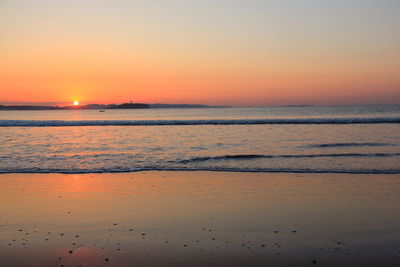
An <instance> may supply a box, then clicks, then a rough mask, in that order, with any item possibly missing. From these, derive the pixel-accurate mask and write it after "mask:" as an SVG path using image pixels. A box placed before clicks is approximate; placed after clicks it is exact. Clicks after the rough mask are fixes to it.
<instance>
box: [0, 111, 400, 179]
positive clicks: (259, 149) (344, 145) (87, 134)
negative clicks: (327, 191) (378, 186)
mask: <svg viewBox="0 0 400 267" xmlns="http://www.w3.org/2000/svg"><path fill="white" fill-rule="evenodd" d="M388 118H389V119H390V120H392V121H391V123H383V122H385V120H387V119H388ZM277 119H278V120H284V122H283V123H282V121H280V123H279V124H276V123H275V122H276V121H275V122H274V121H272V122H271V121H270V120H277ZM360 119H362V122H363V123H352V121H353V120H360ZM204 120H207V121H208V125H202V124H203V123H202V122H204ZM227 120H231V122H233V123H227V125H221V123H220V122H221V121H222V122H226V121H227ZM252 120H262V121H261V122H260V123H259V124H249V123H251V121H252ZM304 120H306V123H304ZM324 120H325V122H326V121H327V120H328V121H329V123H325V122H324ZM380 120H381V121H380ZM51 121H53V122H52V123H51ZM54 121H57V122H56V123H54ZM88 121H89V123H88ZM93 121H96V122H98V123H97V126H85V125H88V124H89V125H90V123H91V122H93ZM156 121H157V122H156ZM158 121H164V122H165V121H168V124H169V125H157V124H158ZM321 121H322V122H323V123H322V124H316V123H318V122H321ZM377 121H378V122H380V123H376V122H377ZM399 121H400V105H390V106H332V107H274V108H208V109H149V110H107V111H106V112H98V111H97V110H70V111H0V151H1V152H0V172H11V173H12V172H74V173H80V172H117V171H138V170H219V171H258V172H345V173H400V123H399ZM71 122H74V125H75V126H65V125H68V124H69V123H71ZM110 122H114V124H115V125H117V126H107V124H110ZM121 122H123V123H121ZM126 122H129V124H131V126H127V125H123V124H124V123H126ZM136 122H140V123H141V124H144V125H141V126H137V125H136V126H132V124H133V125H134V124H135V123H136ZM155 122H156V123H155ZM181 122H190V123H188V124H190V125H178V124H180V123H181ZM214 122H215V123H214ZM314 122H315V123H314ZM21 123H23V125H24V127H5V126H10V125H11V126H16V125H20V124H21ZM293 123H295V124H293ZM54 124H55V125H59V126H61V127H50V126H51V125H54ZM103 124H104V125H103ZM146 124H152V125H151V126H146ZM199 124H200V125H199ZM38 125H40V126H41V127H32V126H38Z"/></svg>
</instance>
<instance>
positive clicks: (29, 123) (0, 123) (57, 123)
mask: <svg viewBox="0 0 400 267" xmlns="http://www.w3.org/2000/svg"><path fill="white" fill-rule="evenodd" d="M377 123H400V117H375V118H293V119H292V118H290V119H230V120H225V119H223V120H221V119H219V120H218V119H214V120H73V121H66V120H0V127H65V126H166V125H255V124H377Z"/></svg>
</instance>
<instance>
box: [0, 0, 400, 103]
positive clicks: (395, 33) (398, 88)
mask: <svg viewBox="0 0 400 267" xmlns="http://www.w3.org/2000/svg"><path fill="white" fill-rule="evenodd" d="M399 30H400V1H398V0H379V1H378V0H335V1H333V0H329V1H328V0H271V1H268V0H202V1H198V0H164V1H161V0H152V1H149V0H143V1H139V0H132V1H124V0H108V1H106V0H69V1H61V0H58V1H54V0H23V1H22V0H0V102H4V101H10V102H19V101H20V102H36V101H37V102H72V101H73V100H74V99H77V100H80V101H81V102H83V103H120V102H126V101H129V100H131V99H133V100H134V101H137V102H151V103H153V102H164V103H203V104H224V105H281V104H390V103H400V34H399Z"/></svg>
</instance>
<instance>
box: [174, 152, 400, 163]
mask: <svg viewBox="0 0 400 267" xmlns="http://www.w3.org/2000/svg"><path fill="white" fill-rule="evenodd" d="M397 156H400V153H339V154H299V155H254V154H251V155H223V156H214V157H194V158H191V159H185V160H181V161H179V163H190V162H199V161H209V160H250V159H273V158H336V157H397Z"/></svg>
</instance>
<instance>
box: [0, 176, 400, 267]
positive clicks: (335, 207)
mask: <svg viewBox="0 0 400 267" xmlns="http://www.w3.org/2000/svg"><path fill="white" fill-rule="evenodd" d="M399 178H400V177H399V175H373V174H370V175H365V174H363V175H354V174H352V175H348V174H284V173H281V174H279V173H275V174H274V173H270V174H266V173H226V172H137V173H114V174H2V175H0V202H1V203H2V205H1V206H0V223H1V227H0V263H1V264H0V265H1V266H294V265H296V266H315V265H319V266H399V265H400V238H399V236H400V214H399V213H398V207H399V204H400V179H399Z"/></svg>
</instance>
